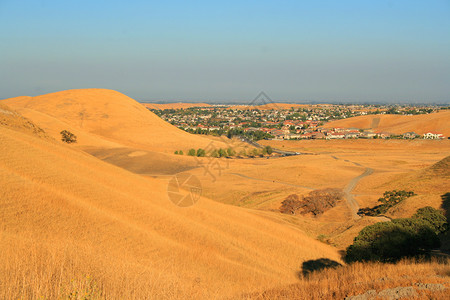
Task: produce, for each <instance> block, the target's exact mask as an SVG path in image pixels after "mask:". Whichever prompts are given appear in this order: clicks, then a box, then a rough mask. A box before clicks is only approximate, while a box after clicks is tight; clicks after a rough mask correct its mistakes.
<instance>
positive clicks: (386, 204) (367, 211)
mask: <svg viewBox="0 0 450 300" xmlns="http://www.w3.org/2000/svg"><path fill="white" fill-rule="evenodd" d="M414 195H416V194H415V193H414V192H413V191H409V192H407V191H397V190H393V191H386V192H384V194H383V197H381V198H379V199H378V202H380V203H381V204H380V205H377V206H374V207H372V208H370V207H365V208H361V209H359V210H358V214H359V215H365V216H378V215H380V214H384V213H386V212H387V211H388V210H389V208H391V207H393V206H395V205H397V204H399V203H400V202H402V201H403V200H405V199H407V198H409V197H412V196H414Z"/></svg>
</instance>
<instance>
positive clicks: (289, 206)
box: [280, 194, 302, 215]
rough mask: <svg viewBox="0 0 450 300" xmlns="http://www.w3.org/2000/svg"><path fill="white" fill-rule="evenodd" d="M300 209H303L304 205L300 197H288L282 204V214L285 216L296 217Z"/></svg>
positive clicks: (292, 195)
mask: <svg viewBox="0 0 450 300" xmlns="http://www.w3.org/2000/svg"><path fill="white" fill-rule="evenodd" d="M300 207H302V203H301V202H300V199H299V198H298V195H296V194H291V195H289V196H287V197H286V199H284V201H283V202H281V207H280V212H282V213H284V214H291V215H295V212H296V211H297V210H298V209H299V208H300Z"/></svg>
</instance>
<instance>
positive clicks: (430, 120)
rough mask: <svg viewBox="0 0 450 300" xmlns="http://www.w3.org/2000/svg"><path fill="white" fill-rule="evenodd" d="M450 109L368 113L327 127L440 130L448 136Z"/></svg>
mask: <svg viewBox="0 0 450 300" xmlns="http://www.w3.org/2000/svg"><path fill="white" fill-rule="evenodd" d="M448 120H450V111H444V112H438V113H432V114H427V115H415V116H403V115H367V116H358V117H353V118H348V119H343V120H337V121H333V122H329V123H327V124H325V125H324V127H326V128H333V127H342V128H351V127H355V128H362V129H373V130H375V131H377V132H380V131H386V132H390V133H394V134H402V133H406V132H415V133H417V134H424V133H426V132H430V131H432V132H438V133H442V134H444V135H445V136H446V137H448V136H450V122H449V121H448Z"/></svg>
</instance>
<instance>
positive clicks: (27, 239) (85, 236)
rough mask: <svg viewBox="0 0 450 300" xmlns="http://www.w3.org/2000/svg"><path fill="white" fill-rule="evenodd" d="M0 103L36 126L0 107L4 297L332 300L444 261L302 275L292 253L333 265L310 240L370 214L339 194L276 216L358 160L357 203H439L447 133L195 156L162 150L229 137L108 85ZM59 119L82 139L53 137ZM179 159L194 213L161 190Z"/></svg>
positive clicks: (351, 174) (330, 251)
mask: <svg viewBox="0 0 450 300" xmlns="http://www.w3.org/2000/svg"><path fill="white" fill-rule="evenodd" d="M4 103H11V105H13V106H14V107H15V108H17V110H18V111H19V112H21V113H23V114H25V115H26V116H27V117H28V118H29V119H30V120H32V121H33V122H36V123H37V124H38V125H39V126H38V125H36V124H34V123H33V122H31V121H30V120H28V119H25V118H23V117H22V116H20V115H19V114H18V113H16V112H14V111H12V110H10V109H9V108H8V107H6V106H4V105H3V106H1V104H0V187H1V188H0V261H1V263H0V278H1V279H0V298H4V299H10V298H29V299H35V298H39V297H44V298H67V297H69V296H70V295H71V293H78V294H77V295H76V296H77V297H79V298H81V296H80V295H81V294H82V293H87V294H89V296H92V298H107V299H111V298H113V299H114V298H121V299H124V298H126V299H133V298H136V299H142V298H154V299H161V298H166V299H175V298H197V299H201V298H208V299H210V298H224V297H225V298H227V297H228V298H236V297H244V298H245V297H250V298H254V297H261V296H264V297H266V298H286V297H288V298H289V297H297V298H300V299H302V297H303V296H302V295H307V296H308V297H309V299H319V298H320V297H323V298H325V299H327V297H328V298H329V297H331V296H333V295H334V296H336V295H338V296H339V297H340V296H341V295H344V294H345V295H354V294H355V293H359V292H360V291H361V292H363V291H364V289H369V288H375V289H377V290H378V289H382V288H385V287H387V286H389V287H391V285H390V284H391V283H389V284H388V285H386V283H380V284H378V283H373V281H374V280H376V279H377V278H376V277H377V276H380V277H378V278H384V277H389V276H388V275H387V273H386V272H391V273H392V274H397V275H398V274H400V277H401V276H402V275H405V276H408V277H407V278H403V277H401V278H403V279H405V280H404V281H401V280H403V279H401V278H398V276H397V275H395V276H394V279H393V280H391V281H389V282H392V284H409V283H410V282H409V281H412V280H422V279H423V278H422V277H420V276H422V273H424V274H425V275H426V274H429V275H430V276H434V275H433V272H434V271H433V270H435V271H436V272H437V273H438V275H439V274H441V275H442V274H444V273H445V272H447V271H445V270H448V267H447V265H442V264H436V263H433V264H421V263H419V264H412V263H408V262H404V263H403V264H400V265H398V266H391V265H389V266H387V267H386V266H383V265H369V266H365V265H361V264H356V265H352V266H350V267H346V268H341V269H339V270H334V271H326V272H324V273H322V274H316V275H313V276H311V277H310V278H309V279H301V281H300V283H299V279H298V276H297V275H298V272H299V271H301V265H302V262H304V261H307V260H315V259H320V258H328V259H331V260H335V261H338V262H340V255H339V253H338V251H337V249H336V248H332V247H330V246H328V245H325V244H324V243H321V242H318V241H316V240H315V238H317V237H318V236H319V235H321V236H322V238H323V239H325V240H329V241H330V243H333V244H335V245H336V246H337V248H338V249H343V248H345V247H346V246H347V245H348V244H350V243H351V241H352V239H353V237H354V236H356V235H357V233H358V231H359V230H360V229H362V228H363V227H364V226H367V225H370V224H373V223H374V222H377V221H378V220H376V219H373V218H362V219H359V220H353V219H352V216H351V214H350V210H349V209H348V207H347V205H346V203H345V202H340V203H339V204H338V206H336V207H335V208H332V209H331V210H330V211H328V212H326V213H325V214H323V215H322V216H319V217H316V218H312V217H303V216H291V215H284V214H280V213H279V212H278V211H277V208H278V207H279V205H280V203H281V201H282V200H283V199H284V198H285V197H286V196H287V195H289V194H291V193H296V194H299V195H302V194H306V193H308V192H309V191H310V190H311V189H319V188H326V187H333V188H345V186H346V185H348V183H349V182H350V181H351V180H352V179H353V178H355V177H357V176H359V175H360V174H361V173H363V172H364V170H365V169H366V168H372V169H374V173H373V174H371V175H370V176H368V177H365V178H363V179H362V180H361V181H359V182H358V184H357V185H356V187H355V189H354V191H353V193H354V194H355V197H356V200H357V201H358V202H359V204H360V205H361V206H370V205H374V204H375V203H376V200H377V198H378V197H379V196H380V195H381V194H382V193H383V192H384V191H385V190H387V189H399V188H412V189H413V190H415V191H416V193H418V194H419V195H418V196H415V197H412V198H410V199H408V200H407V201H405V202H404V203H402V205H400V206H399V207H397V208H396V209H395V210H392V211H391V212H390V213H391V215H392V216H393V217H403V216H410V215H411V214H412V213H413V212H414V211H415V209H416V208H418V206H420V205H422V206H424V205H431V206H434V207H439V206H440V204H441V201H442V200H441V198H440V195H442V194H443V193H445V192H448V189H449V188H450V187H449V181H448V180H447V179H446V178H447V177H445V176H448V170H447V173H446V172H445V171H446V170H445V168H444V171H443V173H442V172H441V173H442V174H441V173H439V174H437V173H433V172H434V171H433V172H431V171H430V170H431V169H432V168H433V167H432V166H433V165H434V164H435V163H436V162H438V161H440V160H442V159H443V158H445V157H446V156H448V155H450V143H449V141H447V140H445V141H381V140H380V141H378V140H370V141H369V140H351V141H350V140H345V141H282V142H277V141H264V142H262V143H263V144H270V145H271V146H273V147H276V148H280V149H286V150H294V151H299V152H308V153H311V154H313V155H304V156H295V157H286V158H276V159H275V158H271V159H266V158H257V159H232V160H230V159H210V158H192V157H187V156H175V155H173V154H172V153H173V152H170V153H164V152H167V151H168V149H171V147H172V148H173V149H175V150H180V149H182V150H184V151H186V150H187V149H189V148H191V147H192V148H199V147H202V145H205V144H202V143H206V145H209V143H210V142H211V141H214V142H215V143H216V144H215V147H220V145H224V146H228V144H227V143H223V141H221V140H220V139H218V138H211V139H206V138H204V137H199V136H193V135H189V134H187V133H184V132H181V131H179V130H178V129H176V128H174V127H173V126H171V125H168V124H167V123H164V122H163V121H162V120H159V119H158V118H157V117H156V116H155V115H153V114H152V113H150V112H148V111H147V110H146V109H145V108H143V107H142V105H140V104H139V103H137V102H135V101H134V100H132V99H129V98H128V97H126V96H124V95H122V94H120V93H117V92H113V91H108V90H74V91H66V92H61V93H55V94H49V95H44V96H40V97H34V98H31V97H20V98H15V99H10V100H7V101H5V102H4ZM5 112H6V113H5ZM105 114H106V115H107V116H108V117H106V115H105ZM41 127H42V128H43V129H45V131H46V132H48V134H49V135H50V136H53V137H54V139H51V138H48V137H47V135H46V134H45V133H43V132H42V131H41V130H40V129H39V128H41ZM62 129H68V130H70V131H72V132H74V133H75V134H76V135H77V136H78V137H79V141H80V142H79V145H70V146H69V145H66V144H63V143H62V142H60V141H59V131H60V130H62ZM128 133H129V134H128ZM232 143H235V144H236V147H242V145H239V143H238V142H237V141H233V142H232ZM81 149H82V150H84V151H85V152H82V151H80V150H81ZM86 152H87V153H89V154H91V155H89V154H87V153H86ZM92 155H93V156H95V157H93V156H92ZM96 157H97V158H100V159H101V160H103V161H106V162H108V163H109V164H106V163H105V162H102V161H100V160H98V159H97V158H96ZM216 163H218V164H219V167H220V169H219V170H218V165H217V164H216ZM114 165H115V166H114ZM205 166H208V169H205ZM124 169H125V170H124ZM183 170H189V171H190V172H191V173H193V174H195V175H197V177H198V178H199V179H200V180H201V183H202V186H203V196H204V197H202V198H201V200H200V201H199V202H198V203H197V204H196V205H195V206H193V207H189V208H179V207H177V206H175V205H173V204H172V203H171V202H170V201H169V199H168V196H167V183H168V180H169V179H170V178H171V177H170V175H171V174H173V173H177V172H180V171H183ZM207 170H208V171H211V172H212V174H213V175H215V177H214V178H212V176H211V174H210V173H208V172H207ZM433 170H435V169H433ZM130 171H131V172H130ZM430 172H431V173H430ZM133 173H134V174H133ZM141 175H147V176H146V177H143V176H141ZM158 175H163V176H158ZM437 175H439V176H437ZM210 199H211V200H210ZM218 202H225V203H227V204H233V205H224V204H221V203H218ZM235 206H241V207H235ZM443 266H445V267H443ZM443 268H444V269H443ZM445 268H447V269H445ZM385 271H386V272H385ZM364 272H365V273H367V274H369V275H367V274H365V273H364ZM383 272H384V273H383ZM419 272H422V273H420V276H419V275H417V274H418V273H419ZM415 273H416V275H417V276H416V277H413V275H414V274H415ZM345 274H350V275H349V277H345ZM444 275H445V274H444ZM446 276H448V272H447V275H446ZM341 278H343V279H344V280H343V282H342V283H339V279H341ZM355 278H361V279H362V282H363V283H362V284H360V285H357V284H356V282H355ZM421 278H422V279H421ZM424 278H425V277H424ZM427 278H428V277H427ZM430 278H431V277H430ZM436 278H437V279H436ZM436 278H434V279H435V280H436V282H437V281H439V280H440V279H439V278H438V277H436ZM447 279H448V277H447ZM447 279H446V280H447ZM408 280H409V281H408ZM427 280H428V279H427ZM427 283H434V281H433V282H427ZM289 284H292V285H290V286H287V285H289ZM377 284H378V285H377ZM286 286H287V287H286ZM392 287H393V286H392ZM258 291H259V292H260V293H259V292H258ZM261 293H262V294H261ZM333 293H334V294H333ZM242 295H244V296H242ZM286 295H287V296H286ZM330 295H331V296H330ZM433 296H436V297H438V298H439V297H440V296H439V295H438V294H436V295H433ZM339 297H338V298H339ZM303 299H307V298H303ZM330 299H331V298H330Z"/></svg>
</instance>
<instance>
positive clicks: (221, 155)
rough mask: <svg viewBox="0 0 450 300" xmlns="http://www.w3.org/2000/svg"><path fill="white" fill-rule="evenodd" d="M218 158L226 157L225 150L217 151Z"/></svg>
mask: <svg viewBox="0 0 450 300" xmlns="http://www.w3.org/2000/svg"><path fill="white" fill-rule="evenodd" d="M218 154H219V157H225V156H227V152H226V151H225V149H222V148H220V149H219V151H218Z"/></svg>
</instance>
